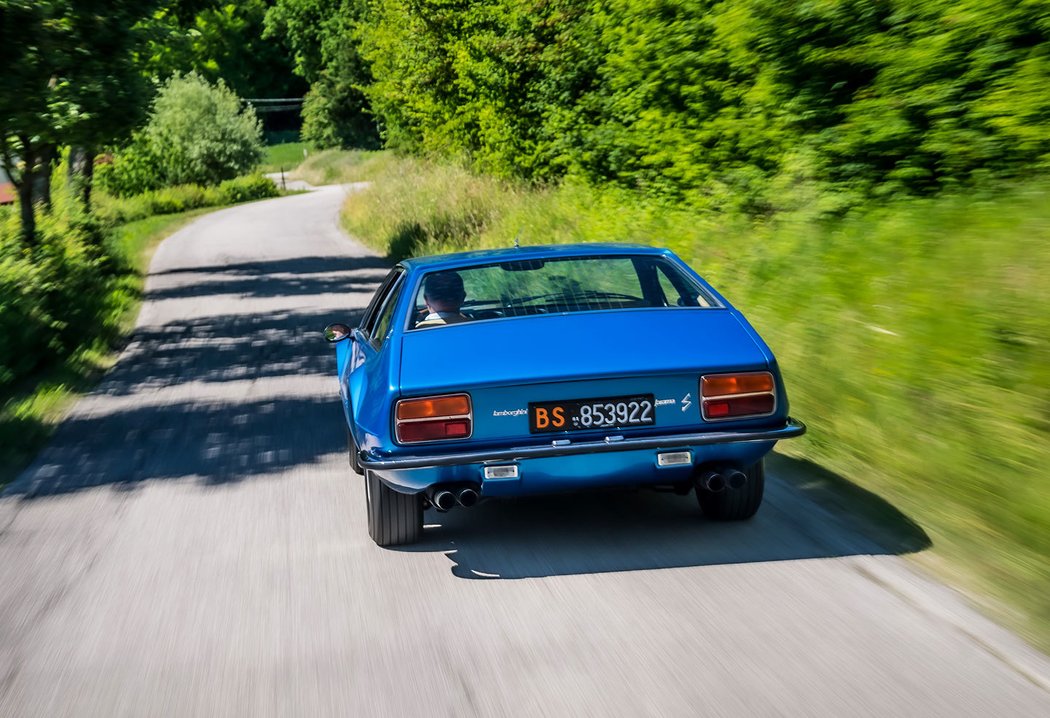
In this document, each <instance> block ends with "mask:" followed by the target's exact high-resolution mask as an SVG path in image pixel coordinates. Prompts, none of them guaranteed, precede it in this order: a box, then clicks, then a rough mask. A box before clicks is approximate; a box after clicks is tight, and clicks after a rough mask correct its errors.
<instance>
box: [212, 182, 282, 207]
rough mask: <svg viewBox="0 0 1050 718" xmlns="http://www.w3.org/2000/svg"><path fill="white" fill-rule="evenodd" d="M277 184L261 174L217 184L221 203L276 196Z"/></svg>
mask: <svg viewBox="0 0 1050 718" xmlns="http://www.w3.org/2000/svg"><path fill="white" fill-rule="evenodd" d="M279 194H280V192H278V190H277V185H275V184H274V183H273V182H272V181H270V180H269V179H267V178H266V177H263V176H262V175H249V176H247V177H238V178H236V179H231V180H226V181H225V182H223V183H222V184H220V185H219V188H218V195H219V199H220V201H221V202H222V203H223V204H234V203H237V202H249V201H251V200H254V199H265V198H267V197H276V196H277V195H279Z"/></svg>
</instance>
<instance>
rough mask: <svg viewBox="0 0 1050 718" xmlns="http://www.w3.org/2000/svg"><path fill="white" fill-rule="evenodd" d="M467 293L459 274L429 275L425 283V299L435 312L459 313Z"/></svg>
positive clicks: (440, 273)
mask: <svg viewBox="0 0 1050 718" xmlns="http://www.w3.org/2000/svg"><path fill="white" fill-rule="evenodd" d="M466 297H467V293H466V291H465V290H464V289H463V278H462V277H461V276H459V274H458V273H457V272H438V273H436V274H428V275H427V278H426V279H425V280H424V281H423V299H424V300H426V303H427V306H428V307H430V308H431V310H433V311H435V312H458V311H459V308H460V306H462V305H463V300H464V299H466Z"/></svg>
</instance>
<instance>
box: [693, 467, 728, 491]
mask: <svg viewBox="0 0 1050 718" xmlns="http://www.w3.org/2000/svg"><path fill="white" fill-rule="evenodd" d="M696 485H697V486H699V487H700V488H701V489H703V490H704V491H710V492H712V493H715V494H717V493H719V492H720V491H725V488H726V480H725V477H724V476H722V475H721V474H720V473H718V472H717V471H705V472H704V473H702V474H700V478H698V479H697V480H696Z"/></svg>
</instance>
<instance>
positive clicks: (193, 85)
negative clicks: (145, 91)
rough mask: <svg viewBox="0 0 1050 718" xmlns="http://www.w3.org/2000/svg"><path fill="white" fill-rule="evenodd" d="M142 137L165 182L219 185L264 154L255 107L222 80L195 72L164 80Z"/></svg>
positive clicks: (256, 161)
mask: <svg viewBox="0 0 1050 718" xmlns="http://www.w3.org/2000/svg"><path fill="white" fill-rule="evenodd" d="M141 141H142V142H144V143H145V144H146V146H147V147H148V148H149V150H148V152H149V153H150V155H151V156H152V158H154V162H155V169H154V171H155V174H156V175H157V177H158V178H159V180H160V183H161V184H164V185H176V184H201V185H214V184H218V183H219V182H222V181H223V180H227V179H232V178H234V177H236V176H237V175H239V174H243V173H244V172H246V171H248V170H250V169H252V168H253V167H254V166H255V165H257V164H258V163H259V161H260V160H262V156H263V149H262V127H261V126H260V124H259V119H258V118H257V117H256V116H255V111H254V110H252V108H251V107H245V106H244V105H243V104H242V102H241V99H240V98H239V97H237V95H236V94H234V92H233V91H232V90H230V89H229V88H228V87H226V85H225V84H224V83H223V82H222V81H219V82H218V83H217V84H215V85H212V84H210V83H209V82H208V81H207V80H205V79H204V78H202V77H201V76H200V75H197V74H196V73H190V74H189V75H185V76H182V75H175V76H174V77H171V78H170V79H169V80H168V81H167V82H166V83H164V85H163V86H162V87H161V88H160V91H159V92H158V93H157V97H156V98H155V99H154V101H153V107H152V109H151V110H150V117H149V121H148V122H147V123H146V127H145V128H144V129H143V131H142V134H141Z"/></svg>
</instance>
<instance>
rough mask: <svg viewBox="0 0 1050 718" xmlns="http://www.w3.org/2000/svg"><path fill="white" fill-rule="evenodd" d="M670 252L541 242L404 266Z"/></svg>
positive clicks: (420, 259)
mask: <svg viewBox="0 0 1050 718" xmlns="http://www.w3.org/2000/svg"><path fill="white" fill-rule="evenodd" d="M624 254H634V255H656V256H660V255H670V254H671V250H669V249H662V248H660V247H650V246H647V245H644V244H618V243H612V242H609V243H593V244H538V245H530V246H525V247H507V248H504V249H479V250H474V251H472V252H455V253H453V254H435V255H432V256H429V257H412V258H411V259H405V260H403V261H402V262H401V265H402V266H403V267H405V268H406V269H408V270H409V271H413V270H420V271H431V270H435V269H455V268H458V267H468V266H472V265H479V264H489V263H492V262H507V261H518V260H529V259H557V258H561V257H602V256H611V255H624Z"/></svg>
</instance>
